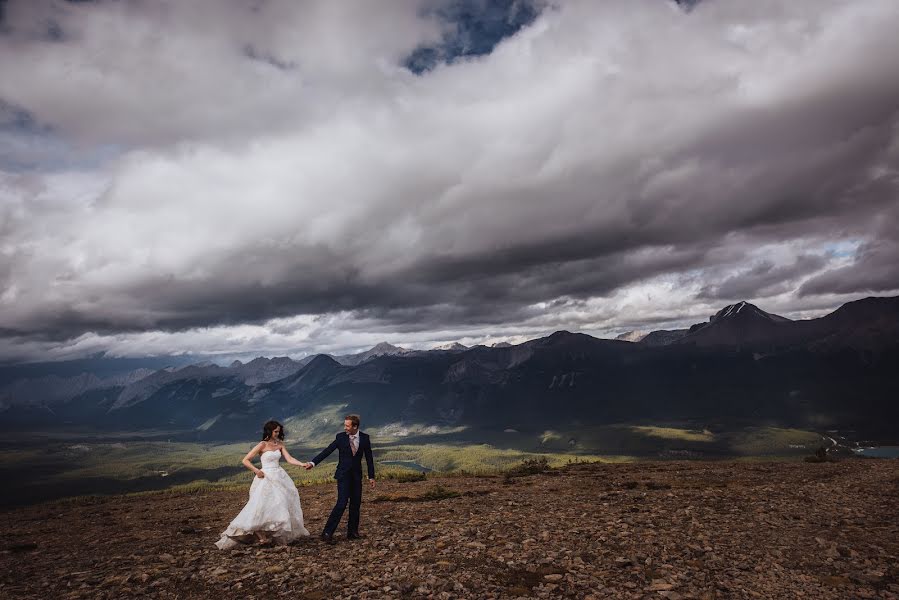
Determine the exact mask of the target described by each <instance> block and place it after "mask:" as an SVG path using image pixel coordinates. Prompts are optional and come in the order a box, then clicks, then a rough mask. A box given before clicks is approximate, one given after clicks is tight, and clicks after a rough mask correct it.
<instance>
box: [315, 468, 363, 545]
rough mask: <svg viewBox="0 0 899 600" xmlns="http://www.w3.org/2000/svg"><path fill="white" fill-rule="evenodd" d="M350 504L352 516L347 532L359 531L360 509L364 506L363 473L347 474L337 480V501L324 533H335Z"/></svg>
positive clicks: (349, 533) (354, 532)
mask: <svg viewBox="0 0 899 600" xmlns="http://www.w3.org/2000/svg"><path fill="white" fill-rule="evenodd" d="M347 503H349V505H350V518H349V520H348V521H347V527H346V530H347V534H348V535H352V534H356V533H359V511H360V508H361V507H362V475H361V474H347V475H344V476H343V477H341V478H340V479H338V480H337V503H336V504H335V505H334V508H333V509H332V510H331V516H329V517H328V522H327V523H325V531H324V533H326V534H328V535H333V534H334V531H336V530H337V525H338V524H339V523H340V518H341V517H342V516H343V511H344V510H345V509H346V505H347Z"/></svg>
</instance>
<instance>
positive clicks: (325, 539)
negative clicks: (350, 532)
mask: <svg viewBox="0 0 899 600" xmlns="http://www.w3.org/2000/svg"><path fill="white" fill-rule="evenodd" d="M319 538H320V539H321V541H323V542H327V543H329V544H333V543H334V534H331V533H323V534H321V535H320V536H319Z"/></svg>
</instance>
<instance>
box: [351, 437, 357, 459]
mask: <svg viewBox="0 0 899 600" xmlns="http://www.w3.org/2000/svg"><path fill="white" fill-rule="evenodd" d="M350 449H351V450H352V451H353V456H356V436H355V435H351V436H350Z"/></svg>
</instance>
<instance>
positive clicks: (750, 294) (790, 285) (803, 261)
mask: <svg viewBox="0 0 899 600" xmlns="http://www.w3.org/2000/svg"><path fill="white" fill-rule="evenodd" d="M826 264H827V259H826V258H825V257H823V256H816V255H800V256H797V257H796V262H795V263H793V264H792V265H784V266H781V267H778V266H777V265H775V264H774V263H773V262H771V261H768V260H765V261H762V262H759V263H757V264H755V265H753V266H752V267H750V268H748V269H746V270H743V271H740V272H738V273H736V274H735V275H733V276H731V277H728V278H727V279H725V280H724V281H722V282H721V283H720V284H715V285H709V286H706V287H704V288H702V290H701V291H700V294H699V297H701V298H707V299H713V300H722V299H723V300H739V299H744V298H754V297H757V296H775V295H777V294H780V293H783V292H787V291H790V290H793V289H795V288H796V282H797V281H798V280H800V279H801V278H803V277H806V276H808V275H810V274H812V273H815V272H817V271H819V270H820V269H821V268H822V267H824V266H825V265H826Z"/></svg>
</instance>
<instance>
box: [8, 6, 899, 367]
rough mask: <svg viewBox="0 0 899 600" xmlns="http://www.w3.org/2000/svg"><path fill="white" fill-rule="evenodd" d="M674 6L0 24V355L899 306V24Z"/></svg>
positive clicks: (819, 11) (413, 337)
mask: <svg viewBox="0 0 899 600" xmlns="http://www.w3.org/2000/svg"><path fill="white" fill-rule="evenodd" d="M678 4H680V5H681V6H680V7H679V6H678V5H677V4H675V3H671V2H661V1H656V0H640V1H630V0H629V1H625V0H610V1H609V2H601V3H600V2H587V1H583V2H579V1H571V2H564V3H554V4H553V5H552V6H550V5H548V4H547V5H544V3H542V2H511V1H510V2H500V3H491V2H480V1H474V0H466V1H464V2H458V1H454V2H450V1H447V2H436V1H433V0H422V1H413V0H407V1H403V2H396V3H389V4H386V5H379V6H378V7H377V8H372V6H373V5H370V4H367V3H366V4H361V3H360V4H351V3H327V4H325V3H318V2H288V1H272V2H266V3H263V4H258V5H255V7H256V10H251V8H252V7H249V5H242V4H240V3H236V4H235V3H229V4H226V5H223V4H221V3H218V2H212V1H211V0H202V1H198V2H196V3H184V4H181V3H178V4H171V5H164V6H163V5H154V4H151V3H141V2H112V3H89V4H79V5H72V6H68V5H66V6H64V7H63V9H60V6H62V5H60V4H58V3H49V2H48V3H31V4H28V3H24V2H21V3H15V2H14V3H12V4H8V5H7V7H8V8H9V10H7V11H6V12H7V13H8V14H7V18H6V19H5V21H4V26H3V27H4V33H3V34H0V98H3V99H4V101H5V102H6V104H5V105H4V106H7V107H9V108H8V109H3V110H4V112H3V113H2V114H3V115H4V116H3V117H2V118H3V121H2V123H3V125H2V127H5V128H6V129H4V130H3V131H0V135H4V133H3V132H4V131H6V135H7V136H8V137H9V139H10V140H14V141H15V144H12V145H9V146H8V148H12V149H11V150H7V151H5V153H2V154H0V159H2V161H3V165H2V166H0V211H2V212H0V214H2V216H3V225H2V228H0V232H2V239H0V278H2V282H3V286H4V287H3V289H2V290H0V308H2V315H3V316H2V319H0V328H2V329H3V330H4V331H6V334H7V335H6V337H7V339H8V340H9V344H10V345H14V346H16V348H19V350H15V349H14V350H8V351H7V352H6V354H8V355H12V354H15V353H16V352H35V351H36V350H35V349H36V348H46V347H47V346H45V345H44V346H42V345H41V344H43V343H44V342H45V341H46V340H56V341H57V342H58V344H59V345H60V346H61V347H65V352H68V353H76V352H87V351H98V350H102V349H104V348H106V347H110V348H119V349H121V351H122V352H125V351H127V352H133V351H135V349H139V348H142V347H147V346H150V347H153V348H164V347H165V344H166V343H169V344H170V345H172V347H173V349H174V348H207V349H208V348H210V347H213V348H222V349H223V350H224V349H227V350H229V351H231V350H232V349H233V348H234V347H235V346H236V345H239V344H257V345H259V346H260V347H271V348H276V349H277V350H276V351H281V352H283V349H285V348H286V349H291V348H309V347H310V346H311V345H312V344H313V343H315V344H320V343H322V341H323V340H329V339H330V341H328V342H327V343H328V344H331V347H332V348H335V349H337V348H341V347H353V346H361V345H364V344H367V343H369V342H370V341H380V340H379V339H373V338H372V336H374V335H378V336H382V335H384V334H385V333H389V332H394V333H397V334H400V333H401V334H403V335H404V336H405V337H404V339H406V340H410V341H411V343H421V344H425V343H427V342H428V341H429V340H440V339H453V336H457V337H459V338H462V337H465V338H467V339H471V340H475V341H477V340H481V339H486V337H485V336H489V335H495V336H499V335H504V336H507V337H509V338H514V337H516V336H524V335H531V334H534V333H545V332H546V331H547V330H551V329H552V328H567V329H583V330H589V331H611V330H614V329H615V328H617V327H619V326H625V325H632V324H640V323H665V322H672V321H673V320H676V319H677V320H684V319H693V318H696V317H701V318H702V319H704V318H706V317H707V315H708V314H710V313H714V312H715V309H716V308H720V306H718V304H720V303H721V302H724V301H732V300H738V299H746V300H750V301H753V302H755V303H757V304H760V305H762V307H763V308H765V309H766V310H771V311H772V312H780V313H784V312H788V313H790V314H793V313H800V314H801V313H803V311H807V310H819V309H823V308H825V307H833V306H834V305H836V304H838V303H839V302H840V301H841V300H844V299H845V298H844V296H846V295H848V296H852V295H853V294H864V293H869V292H871V291H878V292H889V291H892V290H897V288H899V280H897V277H896V275H897V271H896V268H895V267H893V266H892V265H894V264H897V263H899V250H897V243H896V239H895V234H894V233H892V232H893V231H895V230H897V229H899V228H897V227H892V225H895V223H896V219H895V214H896V209H895V207H896V198H897V189H899V186H897V177H899V176H897V172H899V112H897V108H896V107H897V106H899V79H897V78H896V77H895V76H894V70H895V64H896V63H897V61H899V38H897V37H896V36H895V30H896V27H897V26H899V5H897V4H896V3H895V2H892V1H891V0H864V1H861V2H857V3H845V2H840V1H837V0H815V1H812V0H802V1H791V2H785V1H776V0H766V1H764V2H757V3H746V2H738V1H736V0H719V1H712V0H709V1H707V2H701V3H689V7H690V10H682V9H681V8H683V6H684V3H678ZM384 7H387V8H384ZM48 19H56V20H57V22H58V23H59V24H60V27H61V30H62V31H63V32H64V33H65V35H64V36H63V37H62V39H60V40H59V41H57V42H54V43H50V42H48V41H47V40H42V39H39V37H40V36H37V37H35V35H34V33H35V32H40V31H43V29H42V28H45V27H46V24H47V22H48ZM201 25H202V26H201ZM212 25H214V26H212ZM859 31H864V35H859ZM12 53H15V55H16V56H17V57H20V58H19V59H18V60H16V61H11V60H9V59H8V58H7V59H6V60H4V58H3V57H9V56H11V55H12ZM423 53H424V54H427V56H424V54H423ZM428 53H429V54H428ZM410 57H411V58H410ZM416 57H417V58H416ZM475 57H476V58H475ZM438 63H439V66H437V65H438ZM135 65H140V68H139V69H137V68H135ZM432 67H436V68H432ZM409 69H412V70H413V71H415V73H417V74H414V73H412V72H410V70H409ZM16 115H19V116H16ZM22 115H26V116H27V119H26V120H27V121H28V122H29V123H31V124H32V125H31V126H28V127H26V126H23V125H22V123H21V122H22V119H24V118H25V117H23V116H22ZM17 119H18V120H17ZM16 123H18V125H17V124H16ZM38 123H39V124H40V125H39V126H38V125H37V124H38ZM110 148H118V149H119V150H118V152H117V153H116V154H114V155H108V154H104V153H108V152H109V149H110ZM29 152H30V154H29ZM104 156H106V157H107V158H105V159H104V158H103V157H104ZM74 157H77V159H76V158H74ZM85 157H87V159H85ZM16 165H19V167H16ZM22 165H26V166H27V167H28V169H29V172H28V173H21V172H19V171H21V170H22V167H21V166H22ZM834 248H839V249H840V250H839V251H835V250H834ZM846 248H851V251H846V250H845V249H846ZM157 332H166V333H158V336H161V337H158V339H157V337H154V336H157ZM13 337H14V338H15V340H14V341H12V338H13ZM394 341H399V340H394ZM138 351H139V350H138Z"/></svg>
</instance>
